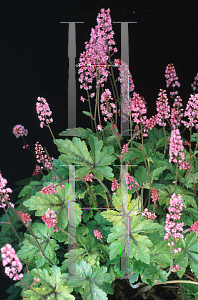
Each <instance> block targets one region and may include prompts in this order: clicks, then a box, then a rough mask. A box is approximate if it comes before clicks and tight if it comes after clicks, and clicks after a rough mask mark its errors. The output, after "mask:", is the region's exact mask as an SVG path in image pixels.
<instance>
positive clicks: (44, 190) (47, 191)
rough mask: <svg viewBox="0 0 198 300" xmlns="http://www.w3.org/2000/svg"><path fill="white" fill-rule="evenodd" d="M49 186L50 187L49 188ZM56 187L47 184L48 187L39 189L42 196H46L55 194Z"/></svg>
mask: <svg viewBox="0 0 198 300" xmlns="http://www.w3.org/2000/svg"><path fill="white" fill-rule="evenodd" d="M50 185H51V186H50ZM56 187H57V185H56V184H53V183H50V184H48V186H46V187H43V188H42V189H41V193H42V194H47V195H52V194H53V193H54V194H57V193H58V191H57V190H56Z"/></svg>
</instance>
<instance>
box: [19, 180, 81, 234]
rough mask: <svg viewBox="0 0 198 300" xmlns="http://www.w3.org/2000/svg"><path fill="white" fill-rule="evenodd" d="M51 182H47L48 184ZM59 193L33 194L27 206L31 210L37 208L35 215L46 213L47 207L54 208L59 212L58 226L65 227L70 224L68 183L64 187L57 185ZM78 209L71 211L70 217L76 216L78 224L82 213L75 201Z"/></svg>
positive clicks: (27, 201)
mask: <svg viewBox="0 0 198 300" xmlns="http://www.w3.org/2000/svg"><path fill="white" fill-rule="evenodd" d="M48 184H49V182H47V183H45V186H47V185H48ZM56 189H57V191H58V193H57V194H51V195H47V194H43V193H41V192H37V193H36V194H35V196H32V197H31V198H29V199H28V200H26V201H25V202H24V205H25V206H26V207H29V210H36V213H35V215H36V216H41V215H43V214H45V213H46V211H47V209H48V208H50V210H54V211H55V212H56V213H57V221H58V223H57V226H59V227H61V228H62V229H65V228H66V227H67V224H68V185H65V187H64V188H63V189H62V188H61V187H60V186H57V188H56ZM75 207H76V211H75V212H74V214H73V215H72V211H70V218H73V219H75V217H76V226H78V224H79V223H80V222H81V219H80V215H81V214H82V212H81V209H80V207H79V205H78V204H77V203H75Z"/></svg>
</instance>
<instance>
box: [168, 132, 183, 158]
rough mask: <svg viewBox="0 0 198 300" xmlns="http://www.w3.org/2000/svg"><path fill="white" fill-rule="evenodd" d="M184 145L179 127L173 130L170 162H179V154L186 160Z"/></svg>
mask: <svg viewBox="0 0 198 300" xmlns="http://www.w3.org/2000/svg"><path fill="white" fill-rule="evenodd" d="M183 151H184V147H183V142H182V139H181V135H180V132H179V129H175V130H172V131H171V138H170V146H169V155H170V158H169V162H170V163H171V162H172V161H174V162H177V159H178V156H179V155H180V157H181V159H182V160H184V159H185V157H184V152H183Z"/></svg>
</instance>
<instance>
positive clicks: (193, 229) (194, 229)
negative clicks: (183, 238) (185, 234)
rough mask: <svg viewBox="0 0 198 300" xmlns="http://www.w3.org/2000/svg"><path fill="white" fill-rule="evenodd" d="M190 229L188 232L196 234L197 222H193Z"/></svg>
mask: <svg viewBox="0 0 198 300" xmlns="http://www.w3.org/2000/svg"><path fill="white" fill-rule="evenodd" d="M190 228H191V229H189V230H190V231H191V230H192V231H194V232H196V233H198V221H197V222H194V224H193V225H192V226H190Z"/></svg>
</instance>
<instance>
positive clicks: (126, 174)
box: [123, 173, 139, 190]
mask: <svg viewBox="0 0 198 300" xmlns="http://www.w3.org/2000/svg"><path fill="white" fill-rule="evenodd" d="M123 177H124V178H125V180H126V184H129V183H130V186H128V187H127V188H128V189H130V190H131V188H132V187H135V186H139V184H138V182H137V181H135V179H134V178H133V177H132V176H131V175H130V174H129V173H124V175H123ZM133 182H134V184H135V186H134V184H133Z"/></svg>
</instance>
